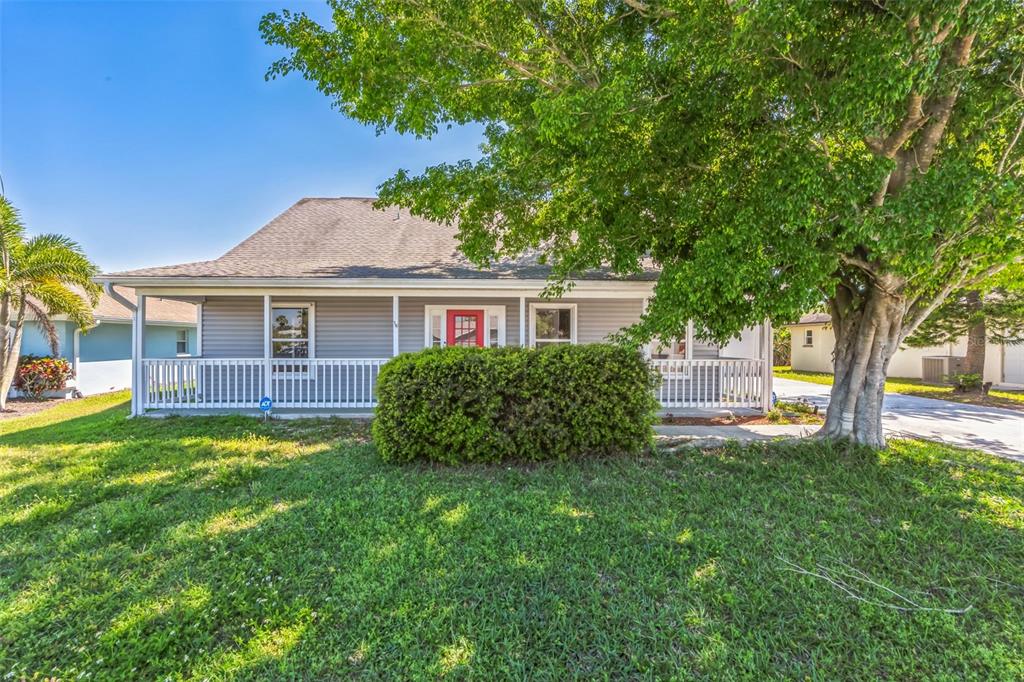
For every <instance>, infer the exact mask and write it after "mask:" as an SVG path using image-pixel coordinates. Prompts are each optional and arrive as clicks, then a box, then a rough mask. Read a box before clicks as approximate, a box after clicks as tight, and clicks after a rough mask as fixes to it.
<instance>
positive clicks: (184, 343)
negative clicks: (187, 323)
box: [174, 329, 188, 355]
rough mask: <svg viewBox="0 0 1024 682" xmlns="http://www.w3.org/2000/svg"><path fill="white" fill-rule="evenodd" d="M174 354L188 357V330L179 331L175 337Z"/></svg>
mask: <svg viewBox="0 0 1024 682" xmlns="http://www.w3.org/2000/svg"><path fill="white" fill-rule="evenodd" d="M174 346H175V347H174V352H175V353H177V354H178V355H188V330H187V329H179V330H178V331H177V334H176V336H175V343H174Z"/></svg>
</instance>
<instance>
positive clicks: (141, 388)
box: [132, 294, 146, 417]
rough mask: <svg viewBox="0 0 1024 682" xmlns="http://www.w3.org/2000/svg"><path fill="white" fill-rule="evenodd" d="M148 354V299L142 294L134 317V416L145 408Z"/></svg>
mask: <svg viewBox="0 0 1024 682" xmlns="http://www.w3.org/2000/svg"><path fill="white" fill-rule="evenodd" d="M145 354H146V297H145V295H142V294H140V295H139V296H138V297H137V298H136V300H135V313H134V314H133V315H132V415H134V416H136V417H137V416H139V415H141V414H142V413H143V411H144V407H145V398H144V394H145V392H146V370H145V368H144V367H143V366H142V359H143V358H144V357H145Z"/></svg>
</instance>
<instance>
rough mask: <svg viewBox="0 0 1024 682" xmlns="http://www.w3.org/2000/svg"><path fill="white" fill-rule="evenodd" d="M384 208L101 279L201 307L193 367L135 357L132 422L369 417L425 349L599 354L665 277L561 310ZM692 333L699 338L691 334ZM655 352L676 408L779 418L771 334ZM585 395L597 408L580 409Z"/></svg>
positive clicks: (512, 271) (597, 279) (290, 216)
mask: <svg viewBox="0 0 1024 682" xmlns="http://www.w3.org/2000/svg"><path fill="white" fill-rule="evenodd" d="M373 201H374V200H373V199H366V198H340V199H302V200H301V201H299V202H298V203H296V204H295V205H294V206H292V207H291V208H289V209H288V210H286V211H285V212H284V213H282V214H281V215H279V216H278V217H277V218H275V219H274V220H272V221H271V222H270V223H269V224H267V225H266V226H265V227H263V228H262V229H260V230H259V231H257V232H256V233H255V234H253V235H252V236H250V237H249V238H248V239H246V240H245V241H243V242H242V243H241V244H239V245H238V246H236V247H235V248H233V249H231V250H230V251H228V252H227V253H226V254H224V255H223V256H221V257H220V258H217V259H216V260H212V261H203V262H198V263H186V264H184V265H171V266H166V267H155V268H146V269H142V270H134V271H130V272H120V273H113V274H107V275H103V276H101V277H100V278H99V281H100V282H102V283H104V284H105V285H106V286H107V287H110V286H112V285H114V284H117V285H120V286H126V287H132V288H134V289H135V290H136V292H137V293H138V294H139V308H140V309H142V310H146V309H147V308H148V307H149V305H150V303H149V301H150V300H151V297H161V298H164V299H173V300H178V301H182V302H187V303H194V304H196V305H198V306H199V310H200V318H199V319H200V323H199V344H198V345H199V347H200V349H201V350H200V352H199V353H198V354H197V357H195V358H191V359H158V358H156V357H154V356H152V355H151V354H150V353H149V346H148V334H147V333H145V332H143V333H142V334H141V336H142V337H143V338H144V339H147V343H146V345H145V346H144V347H143V348H144V352H142V353H140V352H139V350H140V349H139V348H138V347H137V346H136V347H135V348H134V350H135V353H134V355H133V357H134V358H135V371H136V377H135V382H136V386H137V387H138V390H136V391H135V392H134V393H135V401H134V404H133V412H134V413H135V414H142V413H145V412H147V411H149V410H154V411H157V412H169V411H182V410H185V411H197V410H229V411H252V410H254V409H256V408H257V406H258V404H259V402H260V399H261V397H262V396H267V397H270V398H271V399H272V400H273V402H274V409H275V411H276V410H285V411H288V412H319V413H326V412H333V413H341V414H353V413H356V414H357V413H360V412H362V413H366V411H367V408H372V407H374V406H375V405H376V398H375V384H376V378H377V373H378V371H379V370H380V367H381V366H382V365H383V364H384V363H385V362H386V361H387V360H388V359H389V358H390V357H392V356H395V355H398V354H399V353H402V352H407V351H416V350H420V349H422V348H425V347H427V346H441V345H453V344H459V345H477V346H504V345H508V346H517V345H528V346H544V345H548V344H560V343H587V342H594V341H602V340H604V339H606V338H607V337H608V336H609V335H610V334H613V333H614V332H617V331H618V330H620V329H621V328H623V327H626V326H629V325H631V324H633V323H635V322H636V321H638V320H639V319H640V316H641V315H642V313H643V310H644V306H645V301H646V299H647V298H648V297H649V296H650V295H651V292H652V289H653V286H654V281H655V280H656V278H657V272H656V271H653V270H648V271H645V272H643V273H641V274H639V275H637V276H635V277H630V278H617V277H614V276H612V275H611V274H610V273H609V272H606V271H594V272H591V273H588V274H587V275H585V276H583V277H581V278H579V279H578V280H576V282H575V286H574V288H573V289H572V290H571V293H570V294H569V295H567V296H566V297H564V298H560V299H557V300H544V299H542V298H541V297H540V294H541V292H542V290H543V289H544V287H545V285H546V284H547V281H546V277H547V276H548V274H549V272H550V271H549V269H548V268H547V267H546V266H544V265H541V264H540V263H539V262H538V261H537V259H536V258H523V259H520V260H516V261H514V262H513V261H506V262H501V263H498V264H496V265H495V266H494V267H492V268H490V269H488V270H480V269H478V268H476V267H474V266H473V265H472V264H470V263H469V262H468V261H467V260H466V259H465V258H464V257H463V256H462V255H461V254H460V253H459V252H458V249H457V239H456V228H455V227H453V226H446V225H440V224H437V223H433V222H430V221H427V220H424V219H421V218H417V217H415V216H412V215H410V214H409V213H407V212H406V211H404V210H403V211H397V210H395V209H393V208H392V209H389V210H387V211H381V210H375V209H374V208H373ZM691 329H692V326H691ZM666 346H667V347H666V348H662V347H660V346H659V347H656V348H651V349H648V352H652V355H653V356H654V359H652V362H654V363H655V365H656V366H657V367H658V368H659V369H660V370H661V371H662V373H663V375H664V377H665V379H664V381H663V382H662V385H661V387H660V388H659V390H658V397H659V399H660V400H661V402H662V405H664V406H665V407H666V408H672V409H675V408H683V409H702V408H723V407H729V408H733V407H736V408H753V409H758V410H764V409H767V408H768V406H769V403H770V398H771V360H770V358H771V331H770V325H768V324H765V325H760V326H758V327H757V328H754V329H749V330H747V331H746V332H744V333H743V335H742V336H741V337H740V338H739V339H736V340H735V341H733V342H732V343H730V344H728V345H726V346H725V347H722V348H719V347H716V346H711V345H708V344H703V343H700V342H698V341H697V340H696V339H695V338H694V334H693V332H692V331H690V332H689V333H688V334H687V336H686V338H684V339H680V340H678V341H675V342H673V343H670V344H666ZM581 398H585V397H581Z"/></svg>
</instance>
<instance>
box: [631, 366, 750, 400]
mask: <svg viewBox="0 0 1024 682" xmlns="http://www.w3.org/2000/svg"><path fill="white" fill-rule="evenodd" d="M651 364H652V365H654V367H655V369H657V370H658V371H659V372H660V373H661V385H660V386H658V388H657V391H656V393H657V396H658V402H660V403H661V406H662V407H665V408H670V407H682V408H690V409H715V408H731V407H749V408H755V409H760V408H761V407H762V402H763V400H764V377H763V374H764V371H765V363H764V362H762V361H761V360H651Z"/></svg>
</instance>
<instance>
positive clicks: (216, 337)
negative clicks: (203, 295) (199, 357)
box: [203, 296, 263, 358]
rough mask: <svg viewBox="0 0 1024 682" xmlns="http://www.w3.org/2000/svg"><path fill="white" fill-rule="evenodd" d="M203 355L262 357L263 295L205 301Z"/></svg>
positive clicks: (215, 356) (208, 356) (209, 356)
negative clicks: (261, 296)
mask: <svg viewBox="0 0 1024 682" xmlns="http://www.w3.org/2000/svg"><path fill="white" fill-rule="evenodd" d="M203 357H207V358H262V357H263V299H262V298H260V297H258V296H252V297H235V296H232V297H223V298H208V299H207V300H206V302H205V303H203Z"/></svg>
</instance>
